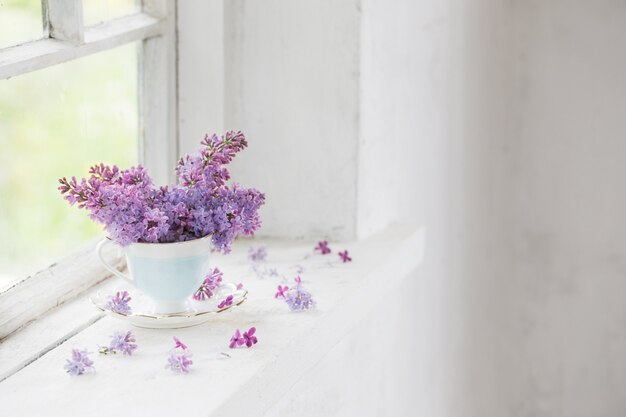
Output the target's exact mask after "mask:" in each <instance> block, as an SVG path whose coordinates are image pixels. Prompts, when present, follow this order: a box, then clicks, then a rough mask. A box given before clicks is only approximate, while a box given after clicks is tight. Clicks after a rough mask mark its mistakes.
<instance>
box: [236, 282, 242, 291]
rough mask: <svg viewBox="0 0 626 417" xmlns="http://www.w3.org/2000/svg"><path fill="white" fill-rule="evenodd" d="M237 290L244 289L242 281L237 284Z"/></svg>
mask: <svg viewBox="0 0 626 417" xmlns="http://www.w3.org/2000/svg"><path fill="white" fill-rule="evenodd" d="M237 290H238V291H239V290H243V284H242V283H241V282H240V283H239V284H237Z"/></svg>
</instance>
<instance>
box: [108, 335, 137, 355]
mask: <svg viewBox="0 0 626 417" xmlns="http://www.w3.org/2000/svg"><path fill="white" fill-rule="evenodd" d="M111 337H112V339H111V343H110V344H109V346H108V347H106V346H103V347H101V348H100V353H102V354H104V355H108V354H109V353H112V354H117V353H118V352H121V353H122V354H123V355H128V356H132V354H133V351H134V350H135V349H137V343H136V342H137V341H136V340H135V335H134V334H133V333H132V332H131V331H130V330H129V331H127V332H115V333H114V334H113V336H111Z"/></svg>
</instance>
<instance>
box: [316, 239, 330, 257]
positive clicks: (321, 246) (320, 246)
mask: <svg viewBox="0 0 626 417" xmlns="http://www.w3.org/2000/svg"><path fill="white" fill-rule="evenodd" d="M315 250H316V251H319V252H321V253H322V255H327V254H329V253H330V252H331V250H330V248H329V247H328V242H327V241H326V240H322V241H321V242H318V243H317V246H316V247H315Z"/></svg>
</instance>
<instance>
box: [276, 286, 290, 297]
mask: <svg viewBox="0 0 626 417" xmlns="http://www.w3.org/2000/svg"><path fill="white" fill-rule="evenodd" d="M288 289H289V287H288V286H286V285H285V286H284V287H283V286H281V285H279V286H278V291H277V292H276V294H274V298H285V292H286V291H287V290H288Z"/></svg>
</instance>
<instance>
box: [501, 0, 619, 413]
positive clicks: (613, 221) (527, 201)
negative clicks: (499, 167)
mask: <svg viewBox="0 0 626 417" xmlns="http://www.w3.org/2000/svg"><path fill="white" fill-rule="evenodd" d="M515 17H516V19H517V28H518V32H517V36H518V38H517V43H516V48H517V51H516V52H517V53H516V67H517V69H518V70H517V73H518V76H517V78H516V85H515V87H516V105H517V106H518V108H519V122H518V123H519V129H517V130H516V137H515V140H514V142H513V145H512V148H511V151H512V155H513V158H512V164H511V167H510V169H509V178H510V182H511V188H510V190H509V192H508V194H507V195H506V196H505V197H507V198H508V199H509V201H510V213H511V214H510V216H511V222H510V228H509V236H508V241H509V242H510V246H509V248H510V250H511V252H512V256H513V264H512V268H511V271H512V273H511V274H510V275H508V276H507V277H506V278H507V280H506V281H507V285H506V299H507V304H509V309H510V316H509V318H508V319H509V320H508V322H509V326H508V327H507V328H506V329H502V331H503V333H504V332H506V334H507V336H508V338H507V341H506V343H507V344H506V347H507V349H508V350H507V352H506V356H505V360H506V365H507V366H506V367H505V368H504V369H506V374H505V375H503V376H508V379H509V380H510V381H511V382H512V383H511V384H509V386H508V389H507V391H508V392H507V394H506V395H507V398H509V406H510V409H511V410H514V411H516V412H517V414H518V415H523V416H527V415H528V416H530V415H548V416H594V417H601V416H602V417H604V416H607V417H608V416H623V415H626V396H625V395H624V393H625V390H626V302H625V301H626V220H624V213H626V2H623V1H610V0H599V1H594V2H573V1H564V0H559V1H551V2H542V1H527V2H522V3H519V4H517V7H516V9H515ZM501 365H502V366H504V365H505V363H502V364H501Z"/></svg>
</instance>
